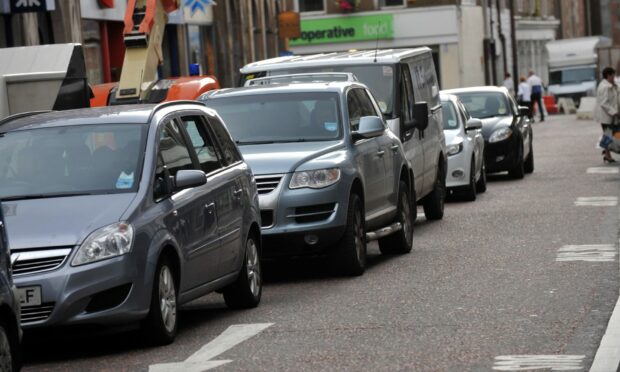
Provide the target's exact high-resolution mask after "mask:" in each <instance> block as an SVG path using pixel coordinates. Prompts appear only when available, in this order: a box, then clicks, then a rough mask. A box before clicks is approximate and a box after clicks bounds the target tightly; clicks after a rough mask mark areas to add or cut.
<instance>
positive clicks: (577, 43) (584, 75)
mask: <svg viewBox="0 0 620 372" xmlns="http://www.w3.org/2000/svg"><path fill="white" fill-rule="evenodd" d="M609 46H611V40H610V39H609V38H606V37H603V36H592V37H580V38H574V39H564V40H554V41H550V42H548V43H547V44H546V48H547V55H548V56H549V86H548V88H547V92H548V94H549V95H553V96H555V98H556V100H558V99H559V98H563V97H569V98H572V99H573V101H575V103H576V104H577V105H578V104H579V101H580V100H581V97H586V96H594V95H596V83H597V82H598V80H599V75H600V73H599V56H598V50H599V49H600V48H607V47H609Z"/></svg>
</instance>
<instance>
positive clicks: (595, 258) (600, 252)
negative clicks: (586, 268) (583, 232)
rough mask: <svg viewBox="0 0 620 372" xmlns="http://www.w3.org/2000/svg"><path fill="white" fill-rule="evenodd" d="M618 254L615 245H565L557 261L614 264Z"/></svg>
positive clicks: (559, 252) (559, 250)
mask: <svg viewBox="0 0 620 372" xmlns="http://www.w3.org/2000/svg"><path fill="white" fill-rule="evenodd" d="M617 254H618V252H617V250H616V247H615V246H614V245H613V244H588V245H565V246H563V247H562V248H560V249H558V256H557V257H556V259H555V260H556V261H558V262H568V261H585V262H614V261H616V255H617Z"/></svg>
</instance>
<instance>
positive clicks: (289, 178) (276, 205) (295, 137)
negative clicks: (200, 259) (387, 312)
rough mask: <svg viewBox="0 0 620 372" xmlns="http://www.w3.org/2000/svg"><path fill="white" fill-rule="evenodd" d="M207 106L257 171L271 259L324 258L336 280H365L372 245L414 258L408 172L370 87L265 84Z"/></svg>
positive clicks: (227, 92)
mask: <svg viewBox="0 0 620 372" xmlns="http://www.w3.org/2000/svg"><path fill="white" fill-rule="evenodd" d="M201 100H202V101H203V102H205V104H206V105H207V106H208V107H210V108H214V109H215V110H216V111H217V112H218V113H219V114H220V115H221V116H222V118H224V121H225V122H226V125H227V126H228V129H229V131H230V133H231V135H232V137H233V138H234V139H235V141H236V142H237V145H238V146H239V149H240V150H241V153H242V154H243V156H244V158H245V160H246V161H247V162H248V163H249V164H250V166H251V167H252V170H253V171H254V174H255V177H256V182H257V185H258V193H259V204H260V209H261V219H262V230H263V241H264V243H265V244H264V255H265V257H268V256H271V257H273V256H281V255H287V256H290V255H303V254H315V253H320V252H325V251H326V250H327V252H328V253H329V255H330V257H331V259H332V262H333V264H334V265H335V267H336V268H337V270H338V271H339V272H341V273H344V274H347V275H361V274H362V273H363V272H364V268H365V264H366V242H367V241H368V240H374V239H379V245H380V248H381V251H382V252H383V253H406V252H409V251H410V250H411V244H412V233H413V223H414V220H415V216H416V214H415V213H414V211H415V198H414V197H412V195H415V194H414V193H415V191H414V188H413V182H412V179H411V170H410V167H409V164H408V163H407V161H406V159H405V154H404V150H403V145H402V143H401V142H400V140H399V139H398V137H397V136H396V135H394V134H393V133H392V132H391V131H390V130H389V129H388V128H387V126H386V124H385V122H384V120H383V118H382V115H381V111H380V109H379V105H378V104H377V102H376V101H375V99H374V98H373V96H372V94H371V93H370V92H369V91H368V88H367V87H366V86H365V85H362V84H360V83H356V82H351V81H345V82H333V81H332V82H311V83H285V84H272V85H269V84H267V85H260V84H259V86H255V87H246V88H239V89H224V90H219V91H214V92H209V93H206V94H205V95H203V96H202V97H201Z"/></svg>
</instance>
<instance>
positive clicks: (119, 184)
mask: <svg viewBox="0 0 620 372" xmlns="http://www.w3.org/2000/svg"><path fill="white" fill-rule="evenodd" d="M132 186H133V172H131V173H129V174H127V173H125V172H124V171H123V172H121V174H120V176H118V180H116V188H117V189H130V188H132Z"/></svg>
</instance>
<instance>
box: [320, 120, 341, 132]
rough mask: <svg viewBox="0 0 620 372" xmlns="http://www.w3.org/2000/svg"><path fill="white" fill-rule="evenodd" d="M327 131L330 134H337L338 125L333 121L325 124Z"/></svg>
mask: <svg viewBox="0 0 620 372" xmlns="http://www.w3.org/2000/svg"><path fill="white" fill-rule="evenodd" d="M323 125H324V126H325V130H327V131H330V132H335V131H337V130H338V123H334V122H332V121H326V122H325V123H324V124H323Z"/></svg>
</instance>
